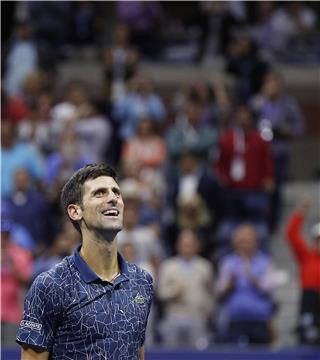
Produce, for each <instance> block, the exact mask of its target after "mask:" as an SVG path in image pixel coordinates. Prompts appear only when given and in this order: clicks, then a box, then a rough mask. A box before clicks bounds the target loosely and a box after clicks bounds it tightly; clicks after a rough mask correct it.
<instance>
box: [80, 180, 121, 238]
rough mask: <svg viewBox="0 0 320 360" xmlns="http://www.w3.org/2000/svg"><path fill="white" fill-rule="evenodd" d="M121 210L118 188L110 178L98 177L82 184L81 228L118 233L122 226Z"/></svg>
mask: <svg viewBox="0 0 320 360" xmlns="http://www.w3.org/2000/svg"><path fill="white" fill-rule="evenodd" d="M123 208H124V204H123V200H122V196H121V193H120V188H119V186H118V184H117V183H116V181H115V180H114V179H113V178H112V177H109V176H100V177H98V178H96V179H93V180H87V181H86V182H85V183H84V185H83V196H82V206H81V215H82V218H81V220H82V224H81V227H83V226H85V227H87V228H88V229H89V230H98V231H104V230H111V231H116V232H118V231H120V230H121V229H122V226H123Z"/></svg>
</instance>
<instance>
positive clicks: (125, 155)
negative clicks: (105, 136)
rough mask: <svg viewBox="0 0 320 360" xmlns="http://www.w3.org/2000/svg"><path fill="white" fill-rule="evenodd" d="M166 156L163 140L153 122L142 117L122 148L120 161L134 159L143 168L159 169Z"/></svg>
mask: <svg viewBox="0 0 320 360" xmlns="http://www.w3.org/2000/svg"><path fill="white" fill-rule="evenodd" d="M165 156H166V147H165V142H164V140H163V138H162V137H160V136H159V135H158V134H157V133H156V129H155V124H154V122H153V121H152V120H151V119H150V118H148V117H144V118H142V119H140V120H139V122H138V124H137V129H136V135H135V136H133V137H132V138H130V139H128V140H127V141H126V142H125V143H124V144H123V148H122V156H121V158H122V161H123V162H132V161H136V162H137V163H138V166H139V167H140V168H141V171H143V170H148V169H150V170H159V169H161V167H162V165H163V164H164V160H165Z"/></svg>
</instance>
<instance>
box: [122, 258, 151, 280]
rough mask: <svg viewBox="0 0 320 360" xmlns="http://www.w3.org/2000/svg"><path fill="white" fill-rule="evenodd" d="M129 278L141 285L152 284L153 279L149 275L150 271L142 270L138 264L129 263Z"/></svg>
mask: <svg viewBox="0 0 320 360" xmlns="http://www.w3.org/2000/svg"><path fill="white" fill-rule="evenodd" d="M127 267H128V273H129V277H130V278H131V279H133V280H134V281H137V282H139V283H141V284H150V285H151V284H152V282H153V279H152V276H151V275H150V274H149V273H148V271H146V270H144V269H142V268H140V267H139V266H137V265H136V264H132V263H127Z"/></svg>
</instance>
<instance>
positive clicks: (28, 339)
mask: <svg viewBox="0 0 320 360" xmlns="http://www.w3.org/2000/svg"><path fill="white" fill-rule="evenodd" d="M116 179H117V178H116V173H115V171H114V170H113V169H112V168H111V167H109V166H107V165H105V164H91V165H87V166H85V167H84V168H81V169H80V170H78V171H77V172H76V173H75V174H74V175H73V176H72V177H71V178H70V179H69V180H68V181H67V183H66V184H65V186H64V187H63V189H62V194H61V202H62V204H63V207H64V209H65V211H66V213H67V215H68V216H69V218H70V220H71V222H72V223H73V225H74V226H75V227H76V228H77V229H78V230H79V231H80V232H81V236H82V244H81V245H80V246H79V247H78V248H77V249H76V251H75V252H74V254H73V255H72V256H69V257H66V258H65V259H64V260H63V261H62V262H61V263H59V264H58V265H56V266H55V267H54V268H52V269H51V270H49V271H46V272H43V273H42V274H40V275H39V276H38V277H37V278H36V279H35V281H34V282H33V284H32V286H31V288H30V290H29V292H28V293H27V295H26V299H25V303H24V313H23V319H22V321H21V323H20V327H19V331H18V334H17V338H16V340H17V342H18V343H19V344H20V345H21V346H22V359H23V360H26V359H32V360H33V359H36V360H38V359H40V360H42V359H52V360H53V359H59V360H64V359H65V360H66V359H73V360H81V359H90V360H98V359H101V360H102V359H103V360H106V359H108V360H118V359H123V360H125V359H128V360H129V359H130V360H135V359H140V360H141V359H144V346H143V345H144V338H145V330H146V325H147V320H148V315H149V312H150V307H151V303H152V297H153V285H152V278H151V276H150V275H149V274H148V273H147V272H146V271H144V270H142V269H140V268H138V267H137V266H136V265H134V264H129V263H127V262H125V261H124V259H123V258H122V257H121V255H120V254H119V253H118V250H117V239H116V236H117V234H118V232H119V231H120V230H121V229H122V224H123V212H124V203H123V200H122V196H121V192H120V188H119V186H118V184H117V180H116Z"/></svg>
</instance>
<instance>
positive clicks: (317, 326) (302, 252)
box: [286, 199, 320, 345]
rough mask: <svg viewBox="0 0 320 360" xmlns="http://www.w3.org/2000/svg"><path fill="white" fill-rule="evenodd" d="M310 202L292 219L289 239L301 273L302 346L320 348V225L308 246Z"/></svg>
mask: <svg viewBox="0 0 320 360" xmlns="http://www.w3.org/2000/svg"><path fill="white" fill-rule="evenodd" d="M310 205H311V202H310V200H307V199H304V200H303V201H301V203H300V204H299V206H298V209H297V210H296V211H295V212H294V213H293V214H292V215H291V217H290V218H289V222H288V224H287V230H286V235H287V239H288V242H289V245H290V247H291V249H292V251H293V253H294V255H295V258H296V260H297V263H298V267H299V272H300V287H301V300H300V314H299V320H298V333H299V340H300V343H301V344H309V345H316V344H317V345H320V311H319V309H320V223H317V224H315V225H314V226H313V227H312V228H311V237H312V244H310V245H308V243H307V241H306V240H305V238H304V235H303V234H302V226H303V222H304V219H305V215H306V212H307V210H308V208H309V207H310Z"/></svg>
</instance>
